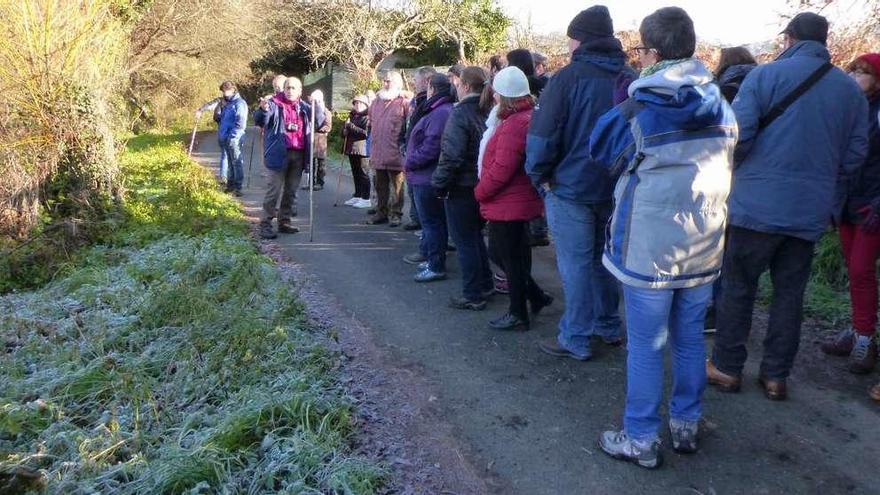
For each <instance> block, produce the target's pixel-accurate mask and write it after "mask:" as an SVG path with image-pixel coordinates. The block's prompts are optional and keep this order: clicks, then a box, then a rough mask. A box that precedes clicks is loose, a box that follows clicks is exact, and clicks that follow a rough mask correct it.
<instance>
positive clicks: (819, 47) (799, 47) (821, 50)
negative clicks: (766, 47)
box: [776, 41, 831, 61]
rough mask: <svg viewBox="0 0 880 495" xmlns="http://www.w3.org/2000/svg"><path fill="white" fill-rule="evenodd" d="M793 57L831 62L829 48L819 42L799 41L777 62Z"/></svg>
mask: <svg viewBox="0 0 880 495" xmlns="http://www.w3.org/2000/svg"><path fill="white" fill-rule="evenodd" d="M792 57H816V58H821V59H822V60H825V61H829V60H831V54H830V53H828V47H826V46H825V45H823V44H822V43H819V42H818V41H798V42H797V43H795V44H794V45H791V46H790V47H789V48H788V50H785V51H784V52H782V53H780V54H779V56H778V57H776V60H785V59H787V58H792Z"/></svg>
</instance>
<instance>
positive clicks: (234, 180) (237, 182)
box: [220, 135, 244, 191]
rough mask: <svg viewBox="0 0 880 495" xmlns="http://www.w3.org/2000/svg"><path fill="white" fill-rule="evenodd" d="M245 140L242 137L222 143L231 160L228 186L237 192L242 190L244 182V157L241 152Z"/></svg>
mask: <svg viewBox="0 0 880 495" xmlns="http://www.w3.org/2000/svg"><path fill="white" fill-rule="evenodd" d="M243 139H244V136H243V135H242V136H239V137H234V138H228V139H224V140H222V141H220V147H221V148H223V150H224V151H226V156H227V159H228V160H229V175H228V176H227V177H228V178H227V182H226V184H227V185H228V186H229V187H230V188H232V189H235V190H237V191H240V190H241V185H242V183H243V182H244V155H242V152H241V145H242V140H243Z"/></svg>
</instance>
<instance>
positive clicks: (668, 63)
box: [639, 58, 693, 78]
mask: <svg viewBox="0 0 880 495" xmlns="http://www.w3.org/2000/svg"><path fill="white" fill-rule="evenodd" d="M688 60H693V59H691V58H678V59H675V60H661V61H659V62H657V63H656V64H654V65H649V66H647V67H645V68H644V69H642V73H641V74H639V77H640V78H641V77H648V76H652V75H654V74H656V73H658V72H660V71H661V70H664V69H668V68H670V67H672V66H673V65H678V64H681V63H684V62H687V61H688Z"/></svg>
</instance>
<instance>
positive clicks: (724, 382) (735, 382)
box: [706, 359, 742, 393]
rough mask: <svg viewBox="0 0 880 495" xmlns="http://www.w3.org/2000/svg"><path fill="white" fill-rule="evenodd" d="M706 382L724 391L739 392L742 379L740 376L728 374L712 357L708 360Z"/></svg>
mask: <svg viewBox="0 0 880 495" xmlns="http://www.w3.org/2000/svg"><path fill="white" fill-rule="evenodd" d="M706 382H707V383H709V385H713V386H715V388H717V389H718V390H720V391H722V392H729V393H735V392H739V389H740V386H741V385H742V379H741V378H740V377H738V376H733V375H728V374H727V373H723V372H722V371H721V370H719V369H718V368H716V367H715V363H713V362H712V360H711V359H707V360H706Z"/></svg>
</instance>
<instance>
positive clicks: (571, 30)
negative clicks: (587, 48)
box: [567, 5, 614, 43]
mask: <svg viewBox="0 0 880 495" xmlns="http://www.w3.org/2000/svg"><path fill="white" fill-rule="evenodd" d="M567 34H568V37H569V38H572V39H575V40H578V41H580V42H581V43H584V42H587V41H592V40H595V39H599V38H608V37H610V36H614V24H613V23H612V22H611V14H609V13H608V7H606V6H604V5H593V6H592V7H590V8H588V9H587V10H582V11H581V13H580V14H578V15H576V16H574V19H572V20H571V23H570V24H569V25H568V33H567Z"/></svg>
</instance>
